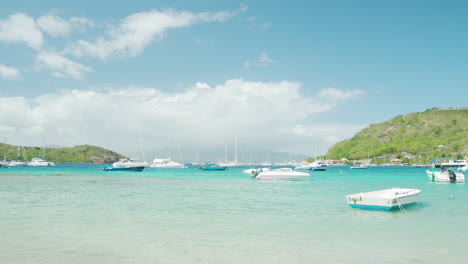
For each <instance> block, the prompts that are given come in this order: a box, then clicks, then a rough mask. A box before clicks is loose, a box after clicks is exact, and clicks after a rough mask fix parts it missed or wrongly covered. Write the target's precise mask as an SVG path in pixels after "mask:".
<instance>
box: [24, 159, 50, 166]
mask: <svg viewBox="0 0 468 264" xmlns="http://www.w3.org/2000/svg"><path fill="white" fill-rule="evenodd" d="M28 166H33V167H37V166H55V163H54V162H51V161H46V160H45V159H44V158H40V157H36V158H33V159H32V160H31V162H29V163H28Z"/></svg>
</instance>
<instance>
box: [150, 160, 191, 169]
mask: <svg viewBox="0 0 468 264" xmlns="http://www.w3.org/2000/svg"><path fill="white" fill-rule="evenodd" d="M150 167H151V168H155V169H185V168H187V167H186V166H185V165H184V164H180V163H178V162H175V161H171V160H170V159H154V160H153V163H152V164H151V165H150Z"/></svg>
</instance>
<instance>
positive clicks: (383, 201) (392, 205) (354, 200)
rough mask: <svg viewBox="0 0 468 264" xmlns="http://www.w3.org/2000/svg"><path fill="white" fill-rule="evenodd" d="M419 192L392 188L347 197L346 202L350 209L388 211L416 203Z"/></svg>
mask: <svg viewBox="0 0 468 264" xmlns="http://www.w3.org/2000/svg"><path fill="white" fill-rule="evenodd" d="M420 192H421V191H420V190H417V189H403V188H392V189H387V190H381V191H375V192H367V193H358V194H351V195H347V196H346V200H347V201H348V205H349V206H350V207H352V208H358V209H366V210H379V211H390V210H393V209H397V208H401V207H407V206H410V205H413V204H414V203H416V201H417V199H418V195H419V193H420Z"/></svg>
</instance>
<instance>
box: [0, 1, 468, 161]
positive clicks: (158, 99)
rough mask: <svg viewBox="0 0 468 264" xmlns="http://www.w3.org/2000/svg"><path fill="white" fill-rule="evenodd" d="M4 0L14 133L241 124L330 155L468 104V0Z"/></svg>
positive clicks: (74, 136)
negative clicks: (382, 125) (341, 145)
mask: <svg viewBox="0 0 468 264" xmlns="http://www.w3.org/2000/svg"><path fill="white" fill-rule="evenodd" d="M1 6H2V8H1V9H0V101H1V105H0V121H1V122H0V136H3V137H4V138H7V143H13V141H16V138H17V136H18V135H20V136H21V138H22V141H24V143H25V144H30V145H39V143H37V142H38V141H39V139H40V138H42V137H43V136H44V135H46V136H47V138H48V143H50V144H56V145H67V146H72V145H75V144H95V145H99V146H103V147H107V148H112V149H115V150H117V151H121V152H123V153H130V154H131V152H133V151H134V148H135V146H134V145H135V138H143V140H144V141H145V144H144V145H145V146H147V148H149V149H150V148H161V147H162V146H164V145H167V138H168V136H167V135H168V134H176V136H177V138H179V139H178V140H179V141H180V142H179V143H180V145H181V146H186V148H187V149H203V148H207V146H209V147H211V148H214V149H216V148H218V147H219V146H223V147H222V148H223V149H224V144H232V142H233V138H234V137H238V138H239V142H241V143H242V144H243V145H244V146H246V147H245V148H246V149H247V148H251V149H258V150H261V151H277V152H278V151H281V152H290V153H300V154H305V155H310V156H315V155H320V154H324V153H325V152H326V150H327V148H328V147H330V146H331V145H332V144H333V143H335V142H337V141H339V140H342V139H346V138H349V137H351V136H352V135H353V134H354V133H356V132H357V131H359V130H360V129H362V128H364V127H366V126H367V125H369V124H371V123H376V122H381V121H385V120H388V119H390V118H392V117H394V116H396V115H399V114H406V113H410V112H418V111H424V110H426V109H428V108H432V107H434V106H437V107H442V108H448V107H463V106H466V105H467V103H466V102H467V99H468V96H467V95H466V90H467V84H468V81H467V78H466V75H467V74H466V72H467V68H468V67H467V63H466V62H467V61H468V51H467V48H466V47H468V36H467V33H466V29H465V27H466V25H468V18H467V17H466V10H467V7H468V4H466V2H465V1H344V0H343V1H287V3H281V2H279V3H277V4H272V2H271V1H258V0H257V1H131V2H123V3H120V2H119V3H116V2H115V1H66V2H64V1H2V3H1ZM18 115H19V116H20V117H21V118H14V116H18ZM113 124H115V126H113ZM169 131H171V132H169ZM110 134H112V135H115V137H109V135H110ZM116 138H118V140H117V139H116ZM247 146H248V147H247Z"/></svg>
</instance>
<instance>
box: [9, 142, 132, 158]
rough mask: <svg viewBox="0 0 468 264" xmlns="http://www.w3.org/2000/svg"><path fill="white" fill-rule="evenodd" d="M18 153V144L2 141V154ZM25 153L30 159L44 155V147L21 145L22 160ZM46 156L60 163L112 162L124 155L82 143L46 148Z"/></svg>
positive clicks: (10, 155) (12, 154)
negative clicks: (79, 144)
mask: <svg viewBox="0 0 468 264" xmlns="http://www.w3.org/2000/svg"><path fill="white" fill-rule="evenodd" d="M17 153H18V151H17V146H12V145H7V144H3V143H0V156H3V157H5V158H6V159H16V158H17V156H18V154H17ZM24 153H25V154H26V156H27V159H28V160H31V159H32V158H33V157H42V156H43V152H42V148H39V147H21V155H20V157H21V159H22V160H24V158H23V155H24ZM45 158H46V160H47V161H53V162H60V163H112V162H115V161H117V160H119V159H121V158H124V156H123V155H120V154H118V153H116V152H113V151H110V150H107V149H104V148H101V147H96V146H91V145H81V146H74V147H72V148H48V149H46V150H45Z"/></svg>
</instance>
